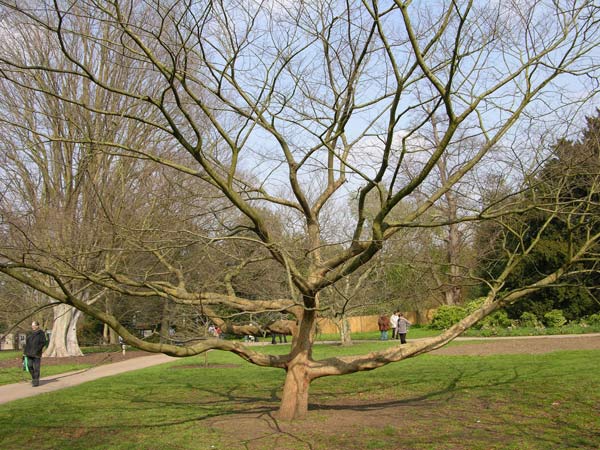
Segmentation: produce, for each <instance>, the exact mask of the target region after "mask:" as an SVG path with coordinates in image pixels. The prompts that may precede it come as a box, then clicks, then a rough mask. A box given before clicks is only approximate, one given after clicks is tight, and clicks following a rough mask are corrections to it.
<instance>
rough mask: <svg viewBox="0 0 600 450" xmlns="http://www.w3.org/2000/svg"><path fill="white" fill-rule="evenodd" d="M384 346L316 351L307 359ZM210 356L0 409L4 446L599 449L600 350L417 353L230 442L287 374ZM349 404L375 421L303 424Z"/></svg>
mask: <svg viewBox="0 0 600 450" xmlns="http://www.w3.org/2000/svg"><path fill="white" fill-rule="evenodd" d="M381 345H387V344H382V343H360V344H356V345H354V346H352V347H341V346H338V345H320V346H317V347H315V357H316V358H322V357H327V356H332V355H341V354H353V353H364V352H367V351H371V350H375V349H378V348H381ZM390 345H392V344H390ZM287 347H288V346H285V345H277V346H266V347H263V348H261V349H262V351H265V352H269V353H280V352H284V351H286V349H287ZM207 360H208V363H209V365H210V366H209V367H208V368H207V367H204V363H205V358H204V356H203V355H200V356H197V357H192V358H187V359H182V360H179V361H176V362H174V363H169V364H165V365H161V366H157V367H153V368H149V369H145V370H141V371H137V372H132V373H126V374H123V375H119V376H115V377H109V378H104V379H100V380H97V381H94V382H90V383H86V384H84V385H80V386H76V387H73V388H70V389H65V390H62V391H57V392H53V393H48V394H43V395H40V396H36V397H32V398H28V399H23V400H19V401H15V402H11V403H8V404H5V405H0V423H2V426H1V427H0V448H2V449H21V448H23V447H27V448H32V449H219V450H224V449H312V450H321V449H322V450H325V449H327V450H330V449H338V448H339V449H342V448H343V449H347V448H351V449H352V448H361V449H362V448H365V449H367V448H380V449H398V448H411V449H412V448H414V449H442V448H443V449H505V448H512V449H519V450H520V449H549V448H552V449H558V448H565V449H566V448H583V449H587V448H589V449H592V448H597V447H598V442H600V439H599V438H600V419H599V418H600V390H599V389H598V381H599V378H598V367H600V351H574V352H555V353H548V354H543V355H511V356H506V355H503V356H490V357H463V356H460V357H459V356H436V355H424V356H421V357H418V358H414V359H409V360H406V361H402V362H399V363H396V364H391V365H388V366H386V367H384V368H381V369H378V370H376V371H372V372H363V373H358V374H354V375H350V376H344V377H333V378H324V379H320V380H316V381H315V382H314V383H313V385H312V388H311V397H310V401H311V405H312V407H311V412H310V413H309V418H308V419H306V420H304V421H299V422H298V423H294V424H291V425H290V427H293V428H291V429H292V430H293V432H291V431H289V430H287V429H286V430H287V431H285V432H284V431H283V429H284V428H285V426H284V425H281V428H280V429H279V430H278V427H273V428H272V429H270V431H269V432H268V433H266V434H264V435H259V436H253V437H248V436H246V435H243V436H242V435H237V434H236V431H237V430H236V423H241V422H239V420H240V417H247V416H244V415H243V414H244V413H247V414H248V415H249V416H250V417H252V418H259V420H268V417H269V416H268V414H269V413H270V412H272V411H274V410H275V409H277V407H278V405H279V397H280V393H281V385H282V382H283V377H284V373H283V372H282V371H280V370H277V369H264V368H258V367H254V366H252V365H250V364H248V363H246V362H244V361H243V360H241V359H240V358H237V357H235V356H234V355H232V354H228V353H223V352H217V351H211V352H210V353H209V355H208V358H207ZM356 405H359V406H360V407H362V408H372V411H371V410H369V417H371V414H375V415H380V416H381V419H382V420H381V424H376V425H373V424H370V425H368V426H367V425H364V426H363V425H361V424H360V423H358V424H352V426H351V427H350V428H348V427H346V428H344V427H342V426H340V428H332V429H330V430H327V429H326V430H325V432H320V433H315V432H311V427H310V426H309V425H310V424H311V423H313V424H319V423H324V422H326V421H328V420H332V417H335V416H336V415H340V417H341V416H344V415H349V414H351V413H354V411H355V410H356ZM399 412H400V413H399ZM392 413H393V414H397V413H399V414H398V416H397V417H395V416H394V417H388V416H389V415H390V414H392ZM232 415H235V416H232ZM375 417H377V416H375ZM217 419H218V420H217ZM215 420H217V422H216V423H223V424H227V425H226V426H225V428H222V427H219V426H215V422H213V421H215ZM311 421H312V422H311ZM227 429H229V431H227ZM357 443H360V445H358V444H357Z"/></svg>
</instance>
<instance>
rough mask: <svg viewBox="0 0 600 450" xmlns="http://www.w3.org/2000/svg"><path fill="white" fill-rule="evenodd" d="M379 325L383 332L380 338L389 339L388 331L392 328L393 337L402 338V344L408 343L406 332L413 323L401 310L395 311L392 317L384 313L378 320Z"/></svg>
mask: <svg viewBox="0 0 600 450" xmlns="http://www.w3.org/2000/svg"><path fill="white" fill-rule="evenodd" d="M377 325H378V326H379V332H380V333H381V335H380V337H379V339H380V340H382V341H387V340H388V331H389V329H390V328H391V329H392V339H400V343H401V344H406V333H408V327H410V326H411V325H412V324H411V323H410V322H409V321H408V319H407V318H406V317H404V314H402V313H401V312H400V311H394V314H392V315H391V316H390V317H388V315H387V314H382V315H381V316H380V317H379V320H378V321H377Z"/></svg>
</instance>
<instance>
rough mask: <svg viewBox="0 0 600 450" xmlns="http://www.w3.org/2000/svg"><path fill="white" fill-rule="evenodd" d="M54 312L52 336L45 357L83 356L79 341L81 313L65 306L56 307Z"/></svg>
mask: <svg viewBox="0 0 600 450" xmlns="http://www.w3.org/2000/svg"><path fill="white" fill-rule="evenodd" d="M53 311H54V324H53V325H52V335H51V336H50V343H49V344H48V348H47V349H46V351H45V352H44V356H46V357H58V358H60V357H65V356H83V352H82V351H81V349H80V348H79V341H78V340H77V322H78V321H79V318H80V317H81V312H80V311H78V310H76V309H75V308H73V307H71V306H68V305H64V304H60V305H57V306H55V307H54V308H53Z"/></svg>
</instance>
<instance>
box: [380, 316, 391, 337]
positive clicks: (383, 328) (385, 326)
mask: <svg viewBox="0 0 600 450" xmlns="http://www.w3.org/2000/svg"><path fill="white" fill-rule="evenodd" d="M377 325H378V326H379V332H380V333H381V335H380V336H379V340H380V341H387V340H388V330H389V329H390V318H389V317H388V316H387V314H382V315H381V316H379V320H377Z"/></svg>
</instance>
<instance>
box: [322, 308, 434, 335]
mask: <svg viewBox="0 0 600 450" xmlns="http://www.w3.org/2000/svg"><path fill="white" fill-rule="evenodd" d="M434 312H435V309H428V310H425V311H419V312H416V311H406V312H405V311H403V314H404V317H406V318H407V319H408V321H409V322H410V323H412V324H419V325H426V324H428V323H430V322H431V318H432V317H433V313H434ZM390 315H391V314H390ZM378 319H379V316H378V315H374V316H356V317H348V322H349V324H350V330H351V332H353V333H364V332H371V331H379V327H378V326H377V320H378ZM318 327H319V332H321V333H325V334H335V333H339V332H340V329H339V323H336V322H335V321H333V320H331V319H319V321H318Z"/></svg>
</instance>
